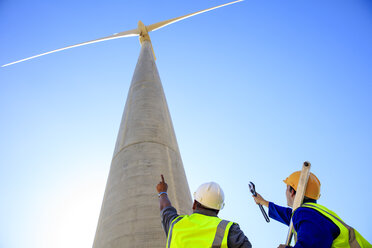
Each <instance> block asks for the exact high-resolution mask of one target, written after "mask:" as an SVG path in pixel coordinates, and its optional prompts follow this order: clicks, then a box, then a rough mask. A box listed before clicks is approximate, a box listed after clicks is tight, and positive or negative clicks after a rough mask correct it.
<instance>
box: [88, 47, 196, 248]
mask: <svg viewBox="0 0 372 248" xmlns="http://www.w3.org/2000/svg"><path fill="white" fill-rule="evenodd" d="M160 174H163V175H164V177H165V179H166V181H167V182H168V184H169V190H168V193H169V198H170V200H171V201H172V204H173V205H174V206H175V207H176V208H177V210H178V211H179V213H181V214H190V213H191V206H192V200H191V194H190V190H189V187H188V183H187V179H186V175H185V171H184V168H183V164H182V160H181V156H180V152H179V149H178V145H177V140H176V136H175V133H174V129H173V125H172V121H171V118H170V114H169V110H168V106H167V102H166V99H165V95H164V91H163V87H162V85H161V81H160V77H159V73H158V70H157V68H156V64H155V60H154V57H153V53H152V47H151V43H150V42H149V41H144V42H143V44H142V48H141V53H140V56H139V59H138V62H137V66H136V69H135V72H134V75H133V79H132V82H131V86H130V89H129V93H128V98H127V102H126V105H125V110H124V114H123V118H122V121H121V125H120V129H119V134H118V138H117V141H116V147H115V151H114V155H113V159H112V163H111V168H110V173H109V177H108V180H107V185H106V190H105V195H104V199H103V204H102V209H101V213H100V217H99V221H98V226H97V231H96V236H95V239H94V244H93V248H126V247H131V248H134V247H141V248H144V247H152V248H157V247H159V248H160V247H162V248H163V247H165V242H166V237H165V233H164V231H163V229H162V227H161V222H160V215H159V202H158V196H157V192H156V189H155V186H156V184H157V183H158V182H159V181H160Z"/></svg>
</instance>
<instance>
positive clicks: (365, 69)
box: [0, 0, 372, 248]
mask: <svg viewBox="0 0 372 248" xmlns="http://www.w3.org/2000/svg"><path fill="white" fill-rule="evenodd" d="M222 3H225V1H221V0H218V1H195V0H192V1H170V0H167V1H165V0H164V1H144V0H138V1H113V0H107V1H76V0H74V1H71V0H65V1H41V0H35V1H25V0H2V1H0V33H1V40H0V54H1V56H0V64H6V63H8V62H11V61H14V60H18V59H22V58H24V57H28V56H32V55H35V54H38V53H42V52H45V51H49V50H53V49H57V48H60V47H64V46H66V45H71V44H75V43H79V42H83V41H88V40H91V39H95V38H99V37H103V36H107V35H110V34H113V33H117V32H121V31H125V30H128V29H133V28H135V27H136V25H137V22H138V20H142V21H143V22H144V23H145V24H151V23H154V22H158V21H162V20H165V19H169V18H173V17H176V16H180V15H184V14H187V13H190V12H194V11H198V10H201V9H204V8H209V7H212V6H215V5H218V4H222ZM371 30H372V3H371V2H370V1H369V0H330V1H323V0H314V1H294V0H285V1H275V0H266V1H258V0H246V1H244V2H242V3H238V4H236V5H232V6H228V7H225V8H222V9H218V10H215V11H213V12H208V13H205V14H202V15H199V16H196V17H193V18H191V19H187V20H185V21H182V22H179V23H176V24H174V25H172V26H168V27H165V28H163V29H161V30H158V31H156V32H153V33H151V34H150V35H151V38H152V42H153V45H154V48H155V53H156V55H157V58H158V59H157V65H158V69H159V72H160V76H161V78H162V82H163V86H164V90H165V94H166V96H167V100H168V104H169V108H170V112H171V115H172V119H173V124H174V127H175V132H176V135H177V139H178V143H179V147H180V150H181V154H182V159H183V163H184V166H185V170H186V174H187V177H188V181H189V185H190V189H191V191H192V192H193V191H194V190H195V189H196V188H197V186H198V185H199V184H201V183H203V182H206V181H212V180H213V181H216V182H218V183H220V184H221V186H222V187H223V189H224V191H225V195H226V207H225V209H224V210H223V211H222V212H221V214H220V216H221V217H222V218H226V219H230V220H233V221H236V222H238V223H239V224H240V226H241V228H242V229H243V231H244V232H245V233H246V235H247V236H248V237H249V239H250V240H251V242H252V243H253V245H254V247H259V248H265V247H277V245H278V244H279V243H283V242H284V240H285V237H286V234H287V227H285V226H284V225H282V224H280V223H276V222H274V221H272V222H271V223H270V224H267V223H266V222H265V221H264V219H263V217H262V215H261V213H260V211H259V208H258V207H257V206H256V205H255V204H254V202H253V200H252V199H251V196H250V193H249V190H248V186H247V185H248V182H249V181H253V182H255V183H256V186H257V190H258V191H259V192H260V193H261V194H262V195H263V196H264V197H265V198H267V199H268V200H271V201H274V202H275V203H278V204H283V205H285V203H286V201H285V194H284V191H285V185H284V183H283V182H282V180H283V179H284V178H285V177H287V176H288V175H289V174H290V173H291V172H293V171H295V170H299V169H300V168H301V165H302V163H303V161H305V160H309V161H310V162H311V163H312V166H313V167H312V171H313V172H314V173H315V174H316V175H317V176H318V178H319V179H320V181H321V183H322V197H321V198H320V200H319V203H320V204H323V205H325V206H327V207H328V208H331V209H333V210H334V211H335V212H337V213H338V214H339V215H340V216H341V217H342V218H343V219H344V220H345V221H346V222H347V223H349V225H351V226H353V227H355V228H356V229H357V230H359V231H360V232H361V233H362V235H364V236H365V237H366V238H367V240H369V241H370V242H371V241H372V228H371V227H372V225H371V221H372V214H371V210H370V209H371V204H372V198H371V185H370V181H371V173H372V169H371V161H372V131H371V127H372V116H371V115H372V114H371V107H372V100H371V99H372V98H371V93H372V70H371V68H372V46H371V44H372V32H371ZM139 50H140V45H139V42H138V39H137V38H124V39H118V40H112V41H107V42H104V43H97V44H93V45H88V46H85V47H79V48H74V49H71V50H67V51H63V52H59V53H55V54H52V55H47V56H44V57H41V58H37V59H34V60H31V61H27V62H24V63H20V64H16V65H13V66H9V67H5V68H1V69H0V118H1V122H0V123H1V128H0V137H1V138H0V186H1V187H0V201H1V202H0V220H1V222H0V247H1V248H20V247H28V248H51V247H53V248H60V247H64V248H65V247H69V248H75V247H76V248H82V247H91V246H92V243H93V238H94V233H95V229H96V224H97V221H98V214H99V210H100V207H101V202H102V198H103V192H104V188H105V183H106V179H107V175H108V171H109V166H110V161H111V156H112V153H113V149H114V144H115V140H116V135H117V131H118V128H119V124H120V119H121V115H122V111H123V109H124V104H125V101H126V96H127V92H128V88H129V84H130V80H131V77H132V74H133V70H134V67H135V64H136V61H137V58H138V54H139ZM154 187H155V185H154ZM154 192H155V188H154Z"/></svg>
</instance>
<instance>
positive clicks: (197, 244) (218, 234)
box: [166, 213, 233, 248]
mask: <svg viewBox="0 0 372 248" xmlns="http://www.w3.org/2000/svg"><path fill="white" fill-rule="evenodd" d="M232 224H233V222H229V221H226V220H221V219H220V218H218V217H213V216H206V215H202V214H198V213H194V214H192V215H184V216H179V217H177V218H176V219H175V220H173V221H172V223H171V225H170V227H169V232H168V239H167V246H166V247H167V248H180V247H193V248H207V247H208V248H210V247H212V248H227V235H228V233H229V229H230V227H231V225H232Z"/></svg>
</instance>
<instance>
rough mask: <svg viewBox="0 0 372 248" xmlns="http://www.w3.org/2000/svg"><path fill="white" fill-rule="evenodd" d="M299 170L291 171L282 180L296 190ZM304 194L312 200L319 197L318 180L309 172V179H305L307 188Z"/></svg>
mask: <svg viewBox="0 0 372 248" xmlns="http://www.w3.org/2000/svg"><path fill="white" fill-rule="evenodd" d="M300 175H301V171H296V172H293V173H292V174H291V175H290V176H289V177H287V178H286V179H285V180H283V182H284V183H285V184H287V185H289V186H291V187H292V188H294V190H296V191H297V185H298V181H299V180H300ZM305 196H306V197H308V198H311V199H314V200H318V199H319V197H320V181H319V179H318V178H317V177H316V176H315V175H314V174H313V173H311V172H310V176H309V180H308V181H307V188H306V192H305Z"/></svg>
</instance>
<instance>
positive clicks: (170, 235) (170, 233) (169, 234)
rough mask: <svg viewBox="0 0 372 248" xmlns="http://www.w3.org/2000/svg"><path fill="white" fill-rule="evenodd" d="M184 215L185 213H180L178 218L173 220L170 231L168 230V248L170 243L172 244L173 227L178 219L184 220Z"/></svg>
mask: <svg viewBox="0 0 372 248" xmlns="http://www.w3.org/2000/svg"><path fill="white" fill-rule="evenodd" d="M183 217H184V215H180V216H178V217H176V218H175V219H174V220H173V221H172V223H171V225H170V227H169V231H168V240H167V248H169V247H170V244H171V241H172V231H173V227H174V225H175V224H176V223H177V222H178V221H180V220H182V218H183Z"/></svg>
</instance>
